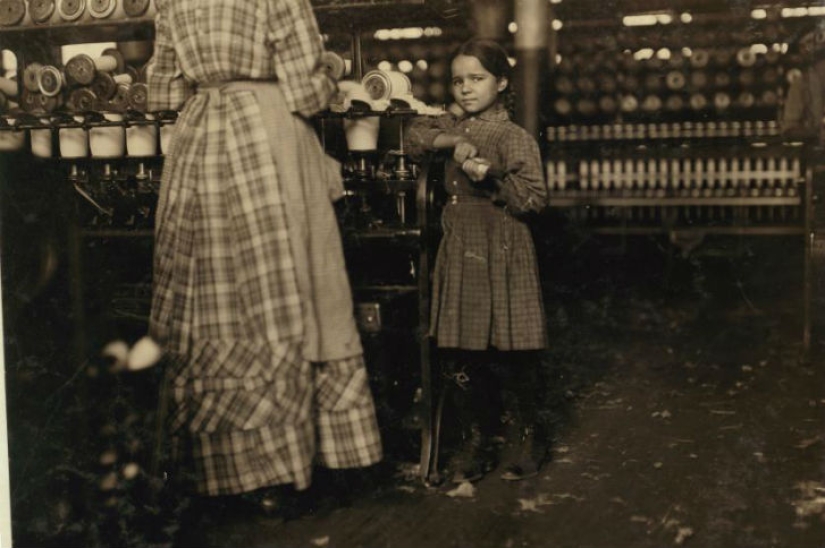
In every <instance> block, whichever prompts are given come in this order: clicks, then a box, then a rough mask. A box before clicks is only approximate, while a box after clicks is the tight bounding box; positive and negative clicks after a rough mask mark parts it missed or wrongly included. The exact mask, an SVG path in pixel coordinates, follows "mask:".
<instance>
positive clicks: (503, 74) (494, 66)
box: [450, 38, 516, 118]
mask: <svg viewBox="0 0 825 548" xmlns="http://www.w3.org/2000/svg"><path fill="white" fill-rule="evenodd" d="M459 55H468V56H470V57H475V58H476V59H478V61H479V62H480V63H481V66H482V67H484V68H485V69H487V71H489V72H490V74H492V75H493V76H495V77H496V78H497V79H501V78H507V87H506V88H504V91H503V92H501V100H502V103H503V104H504V106H505V107H506V108H507V110H508V112H509V113H510V118H513V117H514V116H515V105H516V102H515V96H514V94H513V78H512V74H513V69H512V67H511V66H510V59H509V57H508V56H507V51H506V50H505V49H504V48H503V47H501V46H500V45H499V44H498V42H495V41H493V40H485V39H483V38H471V39H470V40H467V41H466V42H464V43H463V44H461V45H460V46H458V48H457V49H456V50H455V51H454V52H453V55H452V57H451V58H450V59H455V58H456V57H458V56H459Z"/></svg>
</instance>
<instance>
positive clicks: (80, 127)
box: [9, 112, 175, 158]
mask: <svg viewBox="0 0 825 548" xmlns="http://www.w3.org/2000/svg"><path fill="white" fill-rule="evenodd" d="M90 119H91V120H90ZM9 122H10V123H12V124H14V122H15V120H13V119H11V120H9ZM40 123H41V124H42V125H43V126H44V127H43V128H42V129H41V128H37V129H35V128H32V129H30V130H29V136H30V141H31V151H32V154H33V155H34V156H37V157H39V158H52V157H54V150H53V148H54V147H53V143H54V141H53V131H54V130H55V129H56V131H57V137H58V138H57V143H58V147H59V149H58V156H59V157H60V158H86V157H89V156H91V157H92V158H122V157H125V156H129V157H150V156H156V155H158V154H163V153H164V152H165V151H167V150H168V149H169V143H170V141H171V138H172V132H173V131H174V125H175V124H174V121H173V120H170V119H160V118H158V117H157V116H156V115H154V114H145V115H143V118H142V119H140V120H125V117H124V115H123V114H122V113H117V112H102V113H90V114H87V115H74V116H72V117H71V118H70V120H69V121H68V123H66V122H64V121H58V122H57V124H58V125H55V121H54V120H52V119H49V118H42V119H40Z"/></svg>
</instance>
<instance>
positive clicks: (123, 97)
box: [107, 84, 130, 112]
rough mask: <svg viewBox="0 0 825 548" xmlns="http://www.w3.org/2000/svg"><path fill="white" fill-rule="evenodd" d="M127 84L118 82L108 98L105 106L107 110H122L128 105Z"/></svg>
mask: <svg viewBox="0 0 825 548" xmlns="http://www.w3.org/2000/svg"><path fill="white" fill-rule="evenodd" d="M129 87H130V86H129V85H128V84H118V85H117V87H116V88H115V94H114V95H113V96H112V97H111V98H110V99H109V101H108V103H107V106H108V108H109V110H112V111H115V112H124V111H125V110H126V109H127V108H128V107H129Z"/></svg>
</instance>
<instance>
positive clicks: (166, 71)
mask: <svg viewBox="0 0 825 548" xmlns="http://www.w3.org/2000/svg"><path fill="white" fill-rule="evenodd" d="M165 4H166V2H157V6H158V12H157V15H155V51H154V54H153V56H152V59H151V61H149V64H148V66H147V67H146V85H147V87H148V97H147V107H148V109H149V110H180V109H181V108H182V107H183V104H184V103H185V102H186V99H188V98H189V96H190V95H192V92H193V89H192V86H191V85H190V84H189V82H187V81H186V79H185V78H184V76H183V71H182V70H181V69H180V66H179V65H178V58H177V55H176V54H175V45H174V43H173V42H172V33H171V29H169V23H168V21H167V20H166V15H165V11H166V9H165Z"/></svg>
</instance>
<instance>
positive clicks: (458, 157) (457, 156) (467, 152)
mask: <svg viewBox="0 0 825 548" xmlns="http://www.w3.org/2000/svg"><path fill="white" fill-rule="evenodd" d="M476 156H478V149H477V148H476V146H475V145H474V144H473V143H471V142H470V141H467V140H466V139H462V140H461V141H459V142H458V143H456V145H455V149H454V150H453V160H455V161H456V162H458V163H459V164H463V163H464V160H469V159H470V158H475V157H476Z"/></svg>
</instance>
